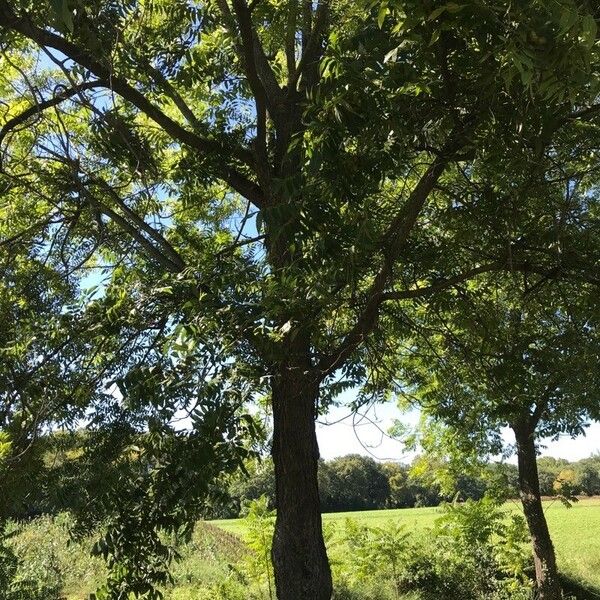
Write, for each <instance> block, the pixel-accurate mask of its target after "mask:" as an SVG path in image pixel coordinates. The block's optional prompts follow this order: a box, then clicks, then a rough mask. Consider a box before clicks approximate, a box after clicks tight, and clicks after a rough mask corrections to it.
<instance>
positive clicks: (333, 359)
mask: <svg viewBox="0 0 600 600" xmlns="http://www.w3.org/2000/svg"><path fill="white" fill-rule="evenodd" d="M474 125H475V122H474V121H473V120H472V119H469V120H468V121H466V122H465V124H463V125H461V126H457V127H456V128H455V129H454V130H453V131H452V132H451V133H450V135H449V137H448V141H447V142H446V144H444V147H443V148H442V151H441V152H440V153H439V154H438V155H437V156H436V157H435V159H434V161H433V163H431V165H429V167H428V168H427V170H426V171H425V173H424V174H423V176H422V177H421V179H420V180H419V182H418V183H417V185H416V187H415V188H414V189H413V191H412V193H411V194H410V196H409V198H408V200H407V202H406V203H405V205H404V206H403V207H402V209H401V210H400V212H399V213H398V215H397V216H396V217H395V218H394V219H393V220H392V222H391V223H390V225H389V227H388V229H387V230H386V232H385V234H384V236H383V238H382V254H383V265H382V267H381V269H380V270H379V272H378V273H377V275H376V276H375V279H374V280H373V283H372V284H371V287H370V288H369V290H368V292H367V294H366V298H367V300H366V304H365V307H364V308H363V310H362V312H361V313H360V314H359V315H358V318H357V320H356V323H355V325H354V327H353V328H352V329H351V330H350V331H349V332H348V333H347V335H346V336H345V337H344V339H343V340H342V342H341V343H340V345H339V346H338V347H337V348H336V349H335V350H334V351H333V352H332V353H331V354H329V355H328V356H325V357H323V359H321V361H320V362H319V365H318V370H319V377H326V376H327V375H328V374H330V373H331V372H333V371H335V369H336V368H338V367H339V366H340V365H342V364H343V363H344V362H345V361H346V359H347V358H348V357H349V356H350V355H351V354H352V352H354V350H355V349H356V348H357V347H358V346H359V345H360V344H361V343H362V342H363V340H364V339H365V337H366V336H367V335H368V334H369V333H370V332H371V331H372V330H373V329H374V327H375V325H376V324H377V319H378V317H379V307H380V306H381V303H382V302H383V300H384V291H385V288H386V286H387V285H388V283H389V281H390V280H391V278H392V276H393V265H394V262H395V261H396V260H397V259H398V257H399V256H400V255H401V254H402V252H403V251H404V249H405V248H406V246H407V244H408V239H409V237H410V234H411V233H412V231H413V229H414V227H415V225H416V223H417V219H418V217H419V215H420V214H421V211H422V209H423V207H424V206H425V203H426V202H427V199H428V198H429V195H430V193H431V192H432V190H433V189H434V187H435V185H436V183H437V181H438V179H439V178H440V177H441V175H442V174H443V172H444V170H445V169H446V167H447V165H448V164H449V163H450V161H451V160H452V158H453V157H454V156H455V154H456V152H457V151H458V150H460V148H461V147H462V146H464V143H465V141H466V137H465V136H466V133H467V130H469V129H471V128H472V127H474Z"/></svg>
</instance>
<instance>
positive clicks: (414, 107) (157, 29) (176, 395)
mask: <svg viewBox="0 0 600 600" xmlns="http://www.w3.org/2000/svg"><path fill="white" fill-rule="evenodd" d="M591 10H592V9H589V10H588V9H587V7H586V6H582V7H579V6H578V5H576V4H575V3H571V2H566V3H564V5H563V4H560V5H556V6H555V5H554V4H552V5H550V4H548V5H546V3H535V4H531V3H521V4H518V5H516V4H514V3H509V2H495V3H492V4H491V5H490V4H489V3H481V2H478V1H475V0H473V1H470V2H467V3H465V4H461V5H454V4H452V3H450V4H441V3H437V2H435V3H432V4H431V5H430V4H428V3H423V2H417V1H416V0H407V1H405V2H387V1H386V2H381V3H380V2H368V3H365V4H362V3H354V2H344V1H333V0H331V1H328V0H322V1H320V2H317V3H314V2H310V3H309V2H302V3H301V2H296V1H291V2H286V3H283V4H282V3H274V2H273V3H272V2H262V1H256V0H255V1H253V2H251V3H247V2H246V1H245V0H232V1H231V2H229V1H227V0H215V1H214V2H207V3H204V4H202V5H197V4H195V3H191V2H186V1H185V0H160V1H156V2H153V3H145V2H136V1H132V0H123V1H115V0H110V1H108V0H93V1H90V2H87V1H86V2H83V1H82V0H60V1H59V2H54V3H51V5H48V6H46V5H45V4H43V3H41V4H38V5H35V6H34V5H32V4H31V3H30V2H28V1H26V0H19V1H17V2H7V1H6V0H1V1H0V35H1V36H2V43H3V48H4V52H3V55H2V70H1V73H2V75H1V77H2V81H1V83H0V86H1V98H2V102H3V103H4V104H3V106H7V107H9V108H8V111H7V112H6V113H5V114H4V116H3V117H2V119H3V121H2V129H1V130H0V143H2V144H3V147H4V150H3V161H2V169H3V172H2V180H1V183H0V185H1V186H2V189H3V192H2V196H3V202H4V203H5V206H6V207H7V208H6V209H5V211H4V212H5V217H6V219H7V220H9V219H10V217H11V216H12V215H14V214H15V212H16V210H17V207H18V206H20V205H21V204H22V203H23V202H27V203H29V204H32V205H34V206H35V210H34V213H35V214H37V215H39V219H37V220H36V221H34V223H33V225H27V226H24V225H19V226H15V227H14V233H12V235H11V236H10V238H9V241H11V243H16V241H18V240H19V239H21V238H22V236H23V234H24V232H25V231H26V230H28V229H29V228H30V227H34V228H35V229H36V231H37V232H38V239H40V240H41V243H42V244H45V245H46V246H48V247H49V248H50V250H51V251H52V253H53V254H54V255H55V256H63V257H64V256H66V257H68V260H67V261H66V262H67V263H68V264H67V266H66V268H65V275H66V274H67V273H68V275H69V276H71V277H80V278H81V277H82V273H83V272H84V269H85V268H86V267H89V266H96V267H100V272H103V273H104V280H103V281H102V286H101V287H102V290H101V297H100V298H96V299H95V300H94V301H93V302H91V303H90V305H89V307H88V313H89V314H90V315H91V318H94V319H96V320H97V322H98V325H97V327H96V328H95V329H94V334H95V335H96V338H97V339H99V340H100V342H99V343H100V347H101V348H102V352H100V354H101V355H105V356H106V355H108V354H110V353H112V354H113V355H118V360H117V357H115V356H113V358H114V360H113V364H114V363H115V362H117V363H118V364H119V366H118V367H115V368H114V369H113V373H114V379H113V380H114V381H116V382H117V383H118V385H119V388H120V390H121V393H122V394H123V396H124V398H125V405H126V406H127V407H134V408H135V411H133V412H132V413H131V414H134V415H136V418H138V421H137V424H138V427H140V428H143V427H149V428H150V429H151V431H152V433H153V434H154V437H152V436H150V437H148V438H145V439H147V440H151V439H157V438H158V437H160V436H161V435H166V433H169V435H172V434H173V428H172V427H166V426H164V423H165V422H169V423H170V422H171V421H172V420H173V419H174V418H176V416H177V411H178V410H179V411H181V412H184V414H185V411H188V412H190V413H191V415H192V422H193V423H194V418H197V419H198V420H199V422H200V423H202V424H203V425H206V423H208V422H209V421H210V418H211V417H210V415H211V414H217V415H221V417H222V419H221V420H219V419H217V421H218V422H219V429H218V430H219V431H223V433H222V437H224V438H225V439H230V438H229V437H228V436H231V437H233V438H234V440H237V439H238V437H237V435H236V433H235V432H234V431H232V427H233V425H231V423H232V421H231V419H232V418H233V416H234V415H235V414H236V411H238V412H239V410H240V409H241V406H242V405H243V404H244V402H248V401H251V400H252V399H253V398H255V397H256V396H257V395H268V397H269V399H270V403H271V406H272V413H273V428H274V432H273V445H272V454H273V459H274V465H275V485H276V502H277V508H278V511H277V521H276V526H275V536H274V541H273V552H272V556H273V562H274V573H275V583H276V588H277V594H278V597H279V598H280V599H285V600H296V599H307V598H310V599H311V600H314V599H326V598H329V597H330V595H331V587H332V586H331V575H330V569H329V565H328V561H327V556H326V552H325V546H324V543H323V537H322V527H321V525H322V523H321V516H320V511H319V493H318V485H317V468H318V447H317V442H316V436H315V427H314V418H315V415H316V414H318V413H319V412H320V411H322V410H325V409H326V407H327V405H328V404H329V403H330V402H331V401H332V400H333V399H334V398H335V396H336V394H337V393H338V392H339V391H341V390H342V389H347V388H348V387H351V386H356V385H365V387H366V391H367V392H368V391H369V386H370V378H371V373H372V372H373V369H371V368H369V367H367V366H366V364H367V362H368V359H369V356H376V355H377V350H378V348H379V347H380V346H381V344H383V343H384V342H383V340H384V338H385V336H384V335H381V332H383V331H384V329H385V327H382V324H384V321H385V318H384V317H385V314H384V313H385V312H386V311H387V310H390V311H393V310H395V309H394V308H393V307H395V306H397V304H398V302H399V301H400V300H403V299H404V300H407V299H410V300H416V299H418V298H420V297H425V296H430V295H431V294H434V293H436V292H438V291H439V290H443V289H445V288H447V287H448V286H451V285H453V284H455V283H457V282H460V281H464V280H467V279H469V278H471V277H473V276H475V275H477V274H480V273H482V272H488V271H504V270H509V269H510V270H514V269H521V270H524V271H525V270H526V271H531V272H532V274H535V275H536V276H537V277H538V278H541V279H543V278H545V277H548V276H553V275H554V274H555V271H556V268H557V264H556V256H555V255H551V256H550V257H549V256H548V255H547V253H546V252H545V251H539V250H538V249H536V248H534V247H525V246H519V245H518V244H517V242H518V240H517V239H516V238H511V239H509V240H508V242H507V240H506V238H505V237H502V239H500V237H499V236H496V237H494V238H490V239H484V240H482V239H481V238H480V237H478V236H477V235H476V232H475V229H473V231H471V229H470V223H471V221H473V220H477V219H482V218H483V215H485V214H487V211H488V209H489V204H488V205H486V198H487V196H482V197H480V198H478V201H476V202H474V203H472V204H470V205H469V207H468V209H466V208H465V207H464V206H462V205H460V204H457V203H456V202H455V201H454V200H453V198H454V197H455V193H454V190H456V189H462V190H463V191H464V190H465V189H467V188H468V186H467V188H465V182H464V175H465V173H469V172H471V171H473V170H475V171H480V170H485V169H488V170H489V171H491V172H497V171H499V170H504V169H506V168H507V166H508V165H509V163H510V168H511V169H514V172H515V173H520V174H524V173H531V171H532V168H533V165H536V167H535V169H533V170H534V172H535V173H536V175H537V176H539V177H543V172H544V169H545V168H548V169H549V165H551V164H552V162H553V160H554V152H555V148H556V147H557V146H560V145H561V144H562V138H561V137H560V135H559V134H561V133H562V131H563V130H565V129H566V130H567V131H569V132H571V133H572V134H573V135H574V134H576V133H577V132H578V131H579V129H578V128H579V126H580V125H581V123H586V122H592V123H594V122H595V120H596V118H597V114H598V111H597V106H595V105H594V104H593V102H594V100H595V96H596V90H595V88H594V86H593V85H591V84H590V81H591V79H590V73H592V72H594V69H595V66H596V62H595V61H596V59H597V57H596V54H595V48H596V21H595V19H596V18H597V16H598V15H595V14H593V13H592V12H591ZM51 67H52V68H51ZM507 153H508V154H509V155H511V157H510V161H504V157H505V155H506V154H507ZM468 189H470V188H468ZM479 200H481V201H479ZM495 202H496V201H495V200H494V201H492V207H495V206H496V204H495ZM57 222H58V223H57ZM456 223H459V225H460V226H459V227H455V226H454V225H455V224H456ZM540 228H541V229H544V230H546V229H547V226H546V224H541V225H540ZM57 230H58V239H59V242H57V243H54V242H53V240H55V239H57ZM432 239H434V240H435V241H434V242H433V243H430V242H431V240H432ZM484 242H485V243H484ZM562 269H563V270H566V271H569V272H570V271H579V270H580V266H579V265H577V264H574V265H568V266H565V267H562ZM386 306H389V307H390V308H389V309H388V308H386ZM106 340H108V341H109V342H110V341H111V340H112V343H109V344H108V348H107V347H105V346H103V345H102V344H103V343H104V342H106ZM117 340H120V342H121V343H120V344H119V343H117ZM115 345H116V346H117V348H115V347H114V346H115ZM119 349H121V350H119ZM163 349H164V352H162V350H163ZM371 364H372V363H371ZM113 373H111V375H112V374H113ZM195 390H199V391H200V392H199V395H200V398H195V396H194V393H195ZM190 403H191V407H190ZM200 409H201V410H200ZM128 414H129V413H128ZM131 414H130V416H131ZM140 414H141V415H143V417H144V418H142V417H141V416H139V415H140ZM126 417H127V414H125V415H124V416H123V419H125V418H126ZM230 425H231V426H230ZM233 428H234V427H233ZM200 429H201V430H202V431H205V428H202V427H201V428H200ZM234 429H235V428H234ZM236 431H239V429H238V430H236ZM180 437H181V436H180ZM194 439H197V437H194ZM210 439H211V440H212V442H213V443H215V444H218V440H219V439H220V438H219V436H216V437H215V438H214V439H213V438H212V437H211V438H210ZM179 441H181V440H179ZM174 446H176V447H177V448H179V447H180V444H179V443H178V442H177V443H175V442H174ZM157 448H158V443H156V444H155V445H154V446H153V449H152V451H151V452H150V456H151V457H152V460H153V461H154V462H156V463H160V462H161V461H160V453H158V450H157ZM203 452H206V454H203V455H202V457H203V459H202V460H201V461H200V464H201V465H203V466H204V467H206V468H207V469H208V471H209V473H210V476H212V475H213V474H214V469H212V468H210V465H209V464H208V463H207V462H205V460H204V459H206V458H208V457H212V458H215V457H214V456H213V455H212V453H211V452H210V448H209V447H206V448H203ZM194 456H196V455H195V454H194V452H190V453H189V454H188V455H187V458H186V460H185V461H183V462H182V463H181V464H182V465H185V469H188V470H191V471H193V470H194V460H193V457H194ZM196 458H198V457H196ZM169 464H170V465H171V467H172V468H171V470H170V471H168V472H165V473H164V475H165V476H167V475H168V476H169V477H176V476H179V475H182V473H183V471H184V469H183V467H182V469H179V470H178V469H177V467H176V461H172V462H169ZM217 464H220V463H219V461H218V460H217ZM227 464H229V463H227ZM217 470H218V469H217ZM183 474H185V473H183ZM160 481H161V483H160V486H158V488H157V489H163V488H164V486H166V480H163V479H161V480H160ZM196 483H200V482H198V481H196ZM192 487H193V486H192ZM200 487H202V489H204V487H203V486H200ZM128 489H129V491H130V492H131V493H132V494H133V492H132V490H134V486H130V487H129V488H128ZM153 489H154V488H153ZM173 489H176V488H173ZM184 489H187V488H184ZM134 498H135V495H132V496H131V505H129V507H130V508H133V507H134V506H135V502H134ZM157 498H158V496H157V494H156V489H154V492H153V493H152V494H150V495H149V496H147V497H146V498H145V500H144V502H145V504H144V506H145V510H148V511H151V505H152V502H156V501H157ZM169 498H170V501H172V502H175V503H177V497H176V495H174V494H169ZM186 502H188V506H192V505H193V503H192V502H191V499H190V498H189V497H188V496H186ZM113 507H114V509H115V510H116V511H117V512H119V511H118V510H117V509H118V508H119V506H118V504H115V505H114V506H113ZM136 514H140V513H139V511H138V512H136ZM153 514H154V513H153ZM183 514H188V513H187V512H186V511H183ZM190 514H191V513H190ZM142 522H143V519H142V518H141V517H140V518H139V519H138V521H136V527H138V526H141V525H140V524H141V523H142ZM148 522H149V523H152V524H153V526H154V525H156V526H157V527H159V526H161V523H162V524H163V525H164V521H161V520H160V519H158V518H157V519H155V520H148ZM168 522H169V523H171V525H170V526H175V525H174V523H173V522H172V521H168ZM177 522H179V521H177ZM136 527H132V526H131V523H130V524H129V525H128V527H127V528H126V529H125V531H127V532H128V533H131V532H132V531H138V529H136ZM152 539H153V540H154V541H156V540H157V539H158V538H157V537H154V538H152ZM157 543H158V542H157ZM137 558H140V559H141V557H137ZM126 583H127V582H126ZM129 583H131V585H134V583H132V582H131V581H130V582H129ZM115 585H116V584H115ZM144 589H145V588H144Z"/></svg>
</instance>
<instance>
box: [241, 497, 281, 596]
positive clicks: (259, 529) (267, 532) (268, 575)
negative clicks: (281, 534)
mask: <svg viewBox="0 0 600 600" xmlns="http://www.w3.org/2000/svg"><path fill="white" fill-rule="evenodd" d="M245 519H246V524H247V535H246V542H247V544H248V547H249V548H250V550H252V553H251V554H250V555H248V558H247V560H246V570H247V573H248V575H249V577H250V578H251V579H253V580H255V581H258V582H259V583H264V582H266V587H267V593H268V595H267V597H268V598H269V600H273V598H274V595H273V594H274V583H273V572H272V565H271V551H272V539H273V530H274V527H275V511H273V510H270V509H269V500H268V498H267V497H266V496H261V497H260V498H258V499H256V500H253V501H252V502H250V504H249V505H248V512H247V513H246V517H245Z"/></svg>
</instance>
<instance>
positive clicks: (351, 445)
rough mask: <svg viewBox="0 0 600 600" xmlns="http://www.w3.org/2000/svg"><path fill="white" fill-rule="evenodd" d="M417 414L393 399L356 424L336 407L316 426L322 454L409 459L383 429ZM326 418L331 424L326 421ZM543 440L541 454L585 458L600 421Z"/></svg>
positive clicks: (595, 445)
mask: <svg viewBox="0 0 600 600" xmlns="http://www.w3.org/2000/svg"><path fill="white" fill-rule="evenodd" d="M344 417H346V418H344ZM418 418H419V413H418V412H417V411H412V412H411V413H408V414H403V413H401V412H400V410H399V409H398V408H397V407H396V406H395V405H394V403H389V404H384V405H379V406H375V407H373V408H372V409H371V410H370V411H369V412H368V414H367V418H364V419H362V420H360V419H355V420H354V426H353V420H352V417H351V416H350V410H349V409H347V408H343V407H340V408H334V409H332V410H331V411H330V413H329V415H327V417H323V418H321V419H320V423H319V424H318V426H317V437H318V440H319V449H320V451H321V457H322V458H324V459H330V458H335V457H336V456H343V455H344V454H354V453H357V454H365V455H371V456H373V457H374V458H376V459H378V460H396V461H400V462H410V460H411V459H412V458H413V456H414V455H413V454H410V453H408V452H407V451H406V449H405V448H404V447H403V445H402V444H401V443H400V442H398V441H397V440H393V439H390V438H389V437H387V436H386V435H384V433H382V432H385V431H387V430H388V428H389V427H390V426H391V425H392V423H393V421H394V420H395V419H399V420H400V421H402V422H403V423H406V424H413V425H414V424H416V422H417V421H418ZM325 422H327V423H332V424H330V425H325V424H324V423H325ZM374 423H375V424H374ZM504 438H505V440H506V442H507V443H508V444H513V443H514V438H513V436H512V433H511V432H510V431H509V430H507V431H506V432H505V433H504ZM541 444H542V446H543V448H542V453H541V454H542V456H553V457H555V458H566V459H568V460H579V459H581V458H586V457H588V456H590V455H591V454H594V453H600V423H592V424H591V425H590V427H589V428H588V429H587V432H586V435H585V436H580V437H578V438H575V439H571V438H570V437H569V436H561V437H560V438H559V439H558V440H557V441H552V440H542V442H541ZM509 462H516V458H515V457H514V456H513V457H512V458H511V459H510V460H509Z"/></svg>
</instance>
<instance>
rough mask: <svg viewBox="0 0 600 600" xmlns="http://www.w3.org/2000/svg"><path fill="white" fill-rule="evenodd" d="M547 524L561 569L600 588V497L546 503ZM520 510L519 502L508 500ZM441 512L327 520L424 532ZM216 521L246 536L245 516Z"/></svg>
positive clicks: (402, 511)
mask: <svg viewBox="0 0 600 600" xmlns="http://www.w3.org/2000/svg"><path fill="white" fill-rule="evenodd" d="M544 505H545V511H546V517H547V519H548V525H549V527H550V532H551V534H552V539H553V540H554V544H555V547H556V553H557V558H558V564H559V568H560V570H561V571H562V572H563V573H564V574H566V575H568V576H569V577H572V578H573V579H576V580H577V581H581V582H584V583H585V584H586V585H591V586H593V587H594V588H597V589H598V590H600V498H598V497H596V498H585V499H582V500H580V501H579V502H578V503H576V504H573V506H572V507H571V508H566V507H565V506H564V505H563V504H562V503H561V502H560V501H558V500H548V501H546V502H545V503H544ZM509 506H510V507H511V509H512V510H515V511H520V510H521V508H520V504H519V503H518V502H516V501H515V502H511V503H510V504H509ZM440 515H441V509H440V508H438V507H427V508H402V509H396V510H372V511H362V512H348V513H329V514H326V515H324V517H323V520H324V522H325V523H342V522H343V521H344V520H345V519H347V518H351V519H354V520H356V521H359V522H360V523H364V524H365V525H370V526H382V525H384V524H385V523H386V522H390V521H395V522H397V523H402V524H404V525H405V526H406V528H407V530H409V531H414V532H415V533H422V532H424V531H425V530H426V529H427V528H428V527H432V526H433V524H434V521H435V519H436V518H437V517H439V516H440ZM213 524H214V525H218V526H219V527H221V528H223V529H225V530H226V531H229V532H231V533H234V534H236V535H239V536H241V537H242V538H243V536H244V530H245V523H244V521H243V520H242V519H228V520H222V521H213Z"/></svg>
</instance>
